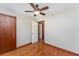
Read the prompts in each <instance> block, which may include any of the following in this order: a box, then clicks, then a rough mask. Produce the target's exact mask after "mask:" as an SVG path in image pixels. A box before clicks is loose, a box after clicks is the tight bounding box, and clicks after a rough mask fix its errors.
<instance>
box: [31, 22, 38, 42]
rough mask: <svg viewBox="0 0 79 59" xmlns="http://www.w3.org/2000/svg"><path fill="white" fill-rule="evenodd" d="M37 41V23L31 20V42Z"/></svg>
mask: <svg viewBox="0 0 79 59" xmlns="http://www.w3.org/2000/svg"><path fill="white" fill-rule="evenodd" d="M35 42H38V23H37V22H34V21H33V22H32V43H35Z"/></svg>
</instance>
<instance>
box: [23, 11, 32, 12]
mask: <svg viewBox="0 0 79 59" xmlns="http://www.w3.org/2000/svg"><path fill="white" fill-rule="evenodd" d="M24 12H34V11H24Z"/></svg>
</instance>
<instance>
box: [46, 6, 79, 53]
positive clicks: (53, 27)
mask: <svg viewBox="0 0 79 59" xmlns="http://www.w3.org/2000/svg"><path fill="white" fill-rule="evenodd" d="M45 43H48V44H51V45H55V46H57V47H60V48H63V49H65V50H69V51H72V52H75V53H79V9H78V7H76V6H73V9H69V10H68V9H67V11H65V12H60V13H55V14H52V15H51V16H48V17H46V18H45Z"/></svg>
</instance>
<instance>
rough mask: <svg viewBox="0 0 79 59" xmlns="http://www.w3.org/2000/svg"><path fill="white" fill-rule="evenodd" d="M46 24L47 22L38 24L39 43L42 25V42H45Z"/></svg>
mask: <svg viewBox="0 0 79 59" xmlns="http://www.w3.org/2000/svg"><path fill="white" fill-rule="evenodd" d="M44 23H45V21H39V22H38V42H39V41H40V24H42V40H43V42H44V36H45V34H44V30H45V24H44Z"/></svg>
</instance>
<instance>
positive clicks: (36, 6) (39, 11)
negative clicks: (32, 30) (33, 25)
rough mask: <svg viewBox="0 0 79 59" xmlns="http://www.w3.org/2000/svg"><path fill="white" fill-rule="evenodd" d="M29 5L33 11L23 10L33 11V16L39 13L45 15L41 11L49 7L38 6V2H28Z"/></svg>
mask: <svg viewBox="0 0 79 59" xmlns="http://www.w3.org/2000/svg"><path fill="white" fill-rule="evenodd" d="M29 4H30V5H31V7H32V8H33V9H34V11H25V12H34V16H36V15H38V14H41V15H43V16H44V15H46V14H45V13H43V12H42V11H44V10H47V9H48V8H49V7H48V6H45V7H43V8H39V5H38V4H36V5H35V4H33V3H29Z"/></svg>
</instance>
